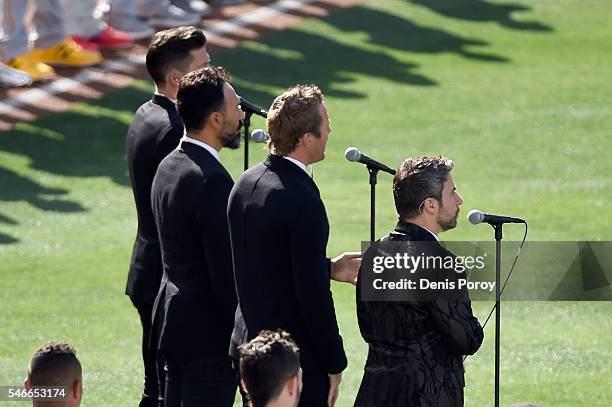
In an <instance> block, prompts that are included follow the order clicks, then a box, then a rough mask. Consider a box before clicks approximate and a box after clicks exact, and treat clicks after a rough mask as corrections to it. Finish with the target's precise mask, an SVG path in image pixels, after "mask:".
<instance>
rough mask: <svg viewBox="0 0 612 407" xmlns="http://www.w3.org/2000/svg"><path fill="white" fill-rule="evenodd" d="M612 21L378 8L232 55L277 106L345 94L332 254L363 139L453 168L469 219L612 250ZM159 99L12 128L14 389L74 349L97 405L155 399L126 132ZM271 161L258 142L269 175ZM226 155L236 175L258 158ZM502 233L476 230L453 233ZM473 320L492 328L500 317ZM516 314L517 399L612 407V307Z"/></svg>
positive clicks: (6, 186)
mask: <svg viewBox="0 0 612 407" xmlns="http://www.w3.org/2000/svg"><path fill="white" fill-rule="evenodd" d="M611 13H612V5H611V4H609V3H608V2H605V1H603V0H601V1H595V0H592V1H578V0H564V1H550V0H539V1H533V2H523V3H516V2H512V3H509V2H503V1H496V2H493V1H487V2H485V1H481V0H469V1H467V0H465V1H453V0H446V1H443V0H436V1H434V0H415V1H413V2H408V1H400V0H386V1H373V0H371V1H366V2H364V3H363V4H361V5H358V6H355V7H351V8H348V9H342V10H336V11H333V12H332V14H331V15H330V16H329V17H326V18H322V19H309V20H307V21H305V22H303V23H302V24H300V25H299V26H297V27H295V28H291V29H288V30H285V31H283V32H279V33H271V34H268V35H266V36H265V37H264V38H262V39H261V40H258V41H250V42H246V43H244V44H243V45H242V46H241V47H240V48H238V49H236V50H232V51H225V52H222V53H219V54H217V55H214V56H213V58H214V62H215V63H217V64H222V65H224V66H226V67H228V68H229V69H230V71H231V72H232V74H233V83H234V84H235V85H236V87H237V89H238V90H239V91H240V92H241V93H242V94H243V95H245V96H248V97H250V98H252V99H254V100H255V101H257V102H259V103H260V104H262V105H264V106H265V105H267V104H269V102H270V101H271V99H272V98H273V96H274V95H276V94H278V93H279V92H280V91H281V90H282V89H283V88H285V87H287V86H290V85H291V84H293V83H296V82H313V83H317V84H319V85H320V86H321V87H322V89H323V91H324V93H325V94H326V95H327V104H328V108H329V110H330V114H331V117H332V125H333V128H334V131H333V133H332V135H331V138H330V141H329V144H328V148H327V159H326V160H325V161H324V162H322V163H320V164H317V165H316V166H315V180H316V181H317V183H318V184H319V187H320V189H321V192H322V195H323V198H324V201H325V203H326V206H327V209H328V214H329V218H330V223H331V229H332V232H331V240H330V244H329V254H330V255H335V254H337V253H339V252H341V251H344V250H358V249H359V242H360V240H363V239H367V237H368V230H369V229H368V214H369V212H368V193H369V186H368V184H367V172H366V171H365V170H364V169H363V168H361V167H359V166H356V165H353V164H349V163H347V162H346V161H345V160H344V158H343V151H344V149H345V148H346V147H347V146H349V145H356V146H358V147H359V148H361V149H362V150H363V151H364V152H366V153H367V154H369V155H371V156H374V157H377V158H378V159H380V160H381V161H383V162H386V163H389V164H392V165H398V164H399V163H400V162H401V161H402V160H403V159H404V158H405V157H407V156H409V155H415V154H444V155H446V156H448V157H450V158H452V159H454V160H455V162H456V169H455V171H454V178H455V181H456V183H457V185H458V188H459V191H460V193H461V194H462V195H463V197H464V200H465V204H464V206H463V207H464V208H466V209H467V208H472V207H480V208H483V209H489V210H491V211H495V212H499V213H510V214H515V215H517V216H522V217H524V218H526V219H528V221H529V223H530V236H529V238H530V239H531V240H581V239H584V240H612V232H610V229H609V226H610V224H611V220H612V219H611V217H612V207H611V205H610V202H611V200H612V192H611V191H612V188H611V187H612V175H610V174H611V173H612V161H611V160H610V159H609V156H608V154H609V151H611V150H612V148H611V147H612V141H611V140H610V137H609V129H610V128H611V124H612V108H611V107H610V106H612V96H611V95H612V85H610V84H611V83H612V73H610V70H609V66H610V65H611V64H612V54H610V52H609V46H608V39H609V38H610V34H611V31H612V29H611V28H610V25H609V23H608V16H609V15H610V14H611ZM151 89H152V88H151V84H150V83H148V82H143V81H139V82H137V83H135V84H134V85H133V86H131V87H129V88H126V89H123V90H118V91H115V92H112V93H110V94H109V95H107V96H106V97H104V98H103V99H101V100H99V101H96V102H93V103H91V104H87V105H86V104H79V105H75V106H74V108H72V109H71V110H70V111H69V112H67V113H61V114H55V115H52V116H47V117H45V118H42V119H39V120H37V121H36V122H34V123H31V124H20V125H18V126H17V127H16V128H15V129H14V130H12V131H10V132H5V133H2V134H0V276H1V277H2V283H1V284H0V322H1V324H0V327H1V328H0V344H1V346H0V385H15V384H19V383H21V382H22V380H23V377H24V375H25V369H26V365H27V361H28V360H29V357H30V356H31V354H32V352H33V350H34V349H35V348H36V347H38V346H39V345H41V344H42V343H44V342H45V341H46V340H48V339H52V338H62V339H67V340H70V341H71V342H73V343H74V344H75V345H76V346H77V348H78V351H79V356H80V358H81V360H82V362H83V366H84V370H85V398H84V403H83V404H84V405H86V406H94V407H95V406H108V405H112V406H129V405H135V404H136V403H137V400H138V397H139V393H140V391H141V380H142V379H141V378H142V368H141V362H140V356H139V338H140V337H139V322H138V316H137V314H136V312H135V310H134V309H133V308H132V306H131V305H130V303H129V300H128V298H127V297H125V296H124V295H123V289H124V285H125V277H126V272H127V266H128V263H129V255H130V250H131V244H132V242H133V237H134V233H135V222H136V217H135V210H134V205H133V202H132V196H131V191H130V189H129V182H128V178H127V174H126V165H125V156H124V137H125V132H126V129H127V126H128V124H129V122H130V119H131V114H132V112H133V111H134V110H135V109H136V108H137V107H138V106H139V105H140V104H141V103H142V102H144V101H145V100H146V99H147V98H148V97H149V96H150V93H151ZM254 125H255V126H263V125H264V124H263V122H262V121H261V120H260V119H255V120H254ZM264 155H265V153H264V151H262V150H261V149H259V147H253V148H252V151H251V162H252V163H254V162H256V161H259V160H261V159H262V158H263V157H264ZM222 157H223V161H224V162H225V163H226V165H227V167H228V168H229V169H230V172H231V173H232V174H233V176H234V177H235V178H236V177H237V176H238V175H239V174H240V170H241V168H242V155H241V152H227V151H223V152H222ZM389 186H390V177H388V176H387V175H386V174H381V175H380V176H379V186H378V195H377V199H378V206H377V210H378V220H377V231H378V234H379V235H382V234H383V233H385V232H386V231H387V230H389V229H390V228H391V227H392V226H393V224H394V222H395V219H394V218H395V216H394V210H393V203H392V198H391V194H390V188H389ZM465 212H466V210H464V211H463V213H465ZM491 237H492V236H491V232H490V230H489V229H488V228H487V227H485V226H482V227H472V226H470V225H468V224H467V222H466V221H465V220H463V217H462V220H461V222H460V223H459V226H458V227H457V229H455V230H453V231H450V232H448V233H446V234H444V235H443V238H444V239H446V240H460V239H465V240H467V239H476V240H485V239H489V238H491ZM505 237H506V238H507V239H518V238H519V237H521V230H520V228H513V227H508V228H507V232H506V236H505ZM334 297H335V301H336V309H337V314H338V318H339V322H340V325H341V330H342V333H343V336H344V338H345V343H346V349H347V352H348V354H349V358H350V365H349V369H348V370H347V371H346V372H345V375H344V380H343V385H342V389H341V396H340V399H339V402H338V405H340V406H349V405H352V401H353V399H354V396H355V394H356V391H357V388H358V386H359V382H360V379H361V373H362V367H363V362H364V357H365V354H366V347H365V345H364V343H363V341H362V339H361V337H360V335H359V332H358V328H357V325H356V319H355V315H354V290H353V289H352V288H351V287H348V286H342V285H336V284H335V285H334ZM474 308H475V312H476V313H477V315H478V316H479V317H480V318H484V317H485V316H486V314H487V311H488V310H489V308H490V304H489V303H481V302H478V303H475V304H474ZM502 310H503V311H502V312H503V330H502V334H503V343H502V387H501V395H502V397H501V400H502V405H510V404H511V403H513V402H518V401H533V402H539V403H542V404H543V405H545V406H555V407H562V406H568V407H569V406H572V407H575V406H602V407H604V406H608V405H609V399H610V391H609V387H610V383H611V382H612V373H611V372H610V366H609V361H610V360H611V359H612V354H611V350H610V349H612V335H611V332H612V322H610V321H611V319H610V313H611V311H612V305H611V304H610V303H609V302H580V303H569V302H556V303H553V302H508V303H504V306H503V308H502ZM486 335H487V336H486V339H485V342H484V344H483V347H482V349H481V350H480V351H479V353H478V354H477V355H476V356H475V357H472V358H469V359H468V362H467V364H466V371H467V372H466V380H467V387H466V405H468V406H484V405H491V404H492V395H493V391H492V390H493V340H492V339H493V325H492V324H491V326H489V327H488V328H487V330H486ZM2 403H3V402H1V401H0V405H1V404H2Z"/></svg>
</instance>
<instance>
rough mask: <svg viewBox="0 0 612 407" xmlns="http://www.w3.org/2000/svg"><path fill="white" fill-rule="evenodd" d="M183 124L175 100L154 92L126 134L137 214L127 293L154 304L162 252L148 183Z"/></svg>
mask: <svg viewBox="0 0 612 407" xmlns="http://www.w3.org/2000/svg"><path fill="white" fill-rule="evenodd" d="M183 132H184V127H183V122H182V120H181V117H180V116H179V114H178V112H177V110H176V106H175V104H174V102H172V101H171V100H170V99H168V98H166V97H164V96H160V95H154V96H153V99H151V100H150V101H148V102H147V103H145V104H144V105H142V106H140V108H139V109H138V110H137V111H136V114H135V115H134V119H133V121H132V124H131V125H130V128H129V130H128V134H127V141H126V150H127V160H128V169H129V172H130V180H131V181H132V191H133V193H134V199H135V201H136V211H137V213H138V232H137V235H136V241H135V242H134V248H133V250H132V260H131V262H130V271H129V273H128V281H127V287H126V294H128V295H129V296H130V297H131V298H132V300H134V301H135V302H136V303H146V304H153V301H154V299H155V295H156V294H157V291H158V289H159V283H160V280H161V276H162V263H161V252H160V249H159V243H158V241H157V229H156V227H155V220H154V219H153V213H152V211H151V184H152V183H153V177H154V176H155V171H157V167H158V166H159V163H160V162H161V161H162V160H163V159H164V158H165V157H166V156H167V155H168V154H169V153H170V152H171V151H172V150H174V149H175V148H176V146H177V145H178V143H179V140H180V139H181V137H182V136H183Z"/></svg>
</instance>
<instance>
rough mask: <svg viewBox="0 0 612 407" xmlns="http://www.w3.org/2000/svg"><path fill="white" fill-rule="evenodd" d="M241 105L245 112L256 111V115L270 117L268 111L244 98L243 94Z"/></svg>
mask: <svg viewBox="0 0 612 407" xmlns="http://www.w3.org/2000/svg"><path fill="white" fill-rule="evenodd" d="M240 107H241V108H242V111H243V112H245V113H255V114H256V115H258V116H261V117H263V118H264V119H265V118H267V117H268V112H266V111H265V110H263V109H262V108H261V107H259V106H257V105H256V104H255V103H253V102H251V101H250V100H248V99H245V98H243V97H242V96H241V97H240Z"/></svg>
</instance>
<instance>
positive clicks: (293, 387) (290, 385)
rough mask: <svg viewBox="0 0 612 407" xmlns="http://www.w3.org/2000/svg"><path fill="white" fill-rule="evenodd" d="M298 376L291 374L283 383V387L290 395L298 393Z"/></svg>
mask: <svg viewBox="0 0 612 407" xmlns="http://www.w3.org/2000/svg"><path fill="white" fill-rule="evenodd" d="M298 386H299V383H298V376H297V375H295V376H291V377H290V378H289V379H287V384H285V387H286V388H287V391H288V392H289V395H290V396H293V395H295V394H296V393H298V390H299V389H298Z"/></svg>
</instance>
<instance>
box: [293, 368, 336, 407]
mask: <svg viewBox="0 0 612 407" xmlns="http://www.w3.org/2000/svg"><path fill="white" fill-rule="evenodd" d="M302 385H303V386H302V395H301V396H300V404H298V407H327V396H328V395H329V375H328V374H327V373H325V371H324V370H323V369H309V368H303V371H302Z"/></svg>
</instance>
